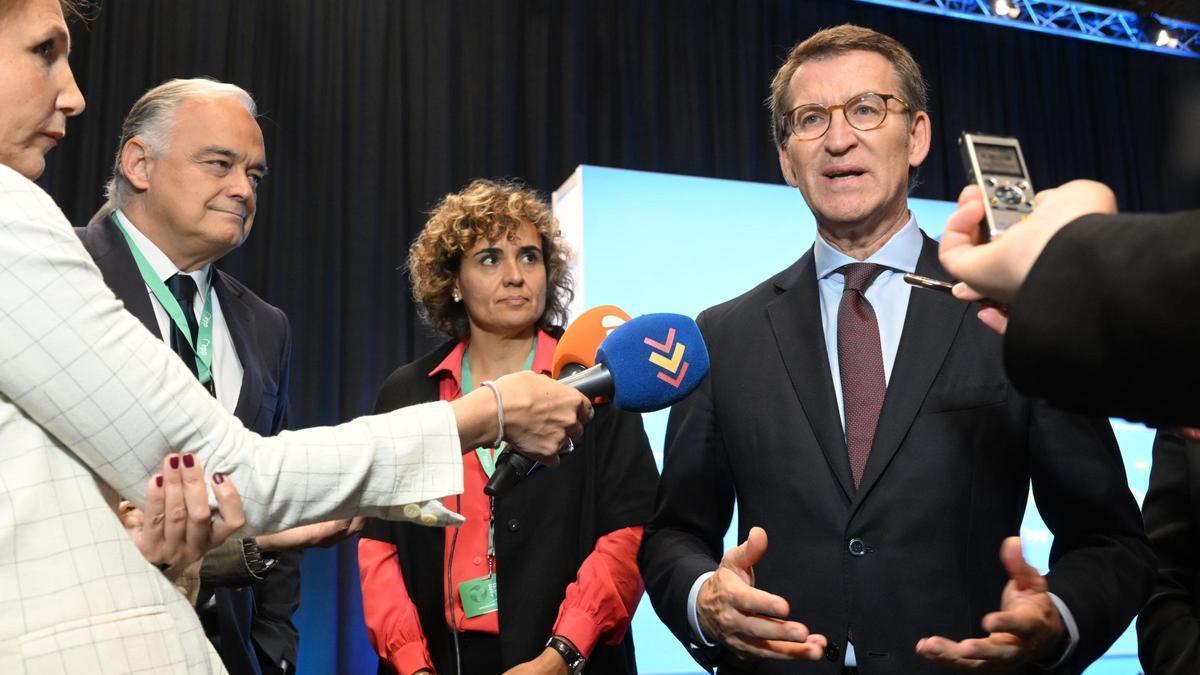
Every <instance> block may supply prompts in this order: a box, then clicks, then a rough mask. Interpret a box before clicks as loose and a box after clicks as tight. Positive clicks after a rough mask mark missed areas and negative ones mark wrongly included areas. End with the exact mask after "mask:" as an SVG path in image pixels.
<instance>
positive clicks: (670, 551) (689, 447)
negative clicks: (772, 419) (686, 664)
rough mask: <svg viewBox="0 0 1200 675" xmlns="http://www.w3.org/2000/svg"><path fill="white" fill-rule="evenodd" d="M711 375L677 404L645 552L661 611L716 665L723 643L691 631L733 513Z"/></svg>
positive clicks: (649, 583)
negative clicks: (698, 588)
mask: <svg viewBox="0 0 1200 675" xmlns="http://www.w3.org/2000/svg"><path fill="white" fill-rule="evenodd" d="M700 321H701V322H702V321H703V316H702V317H701V320H700ZM701 325H703V324H701ZM712 380H713V376H712V373H711V372H710V374H709V376H708V377H706V378H705V379H704V381H702V382H701V383H700V386H699V387H697V388H696V390H695V391H694V392H692V393H691V395H689V396H688V397H687V398H686V399H684V400H683V401H681V402H680V403H678V404H676V405H675V406H674V407H673V408H672V409H671V416H670V419H669V421H668V423H667V438H666V444H665V452H664V456H663V474H662V478H661V480H660V481H659V486H658V497H657V500H656V504H655V513H654V517H653V519H652V520H651V521H650V524H649V525H647V527H646V530H645V535H644V537H643V539H642V548H641V552H640V554H639V564H640V565H641V569H642V576H643V578H644V579H645V581H646V592H647V594H649V596H650V600H651V602H652V603H653V605H654V609H655V611H656V612H657V613H658V616H659V618H660V619H662V622H663V623H664V624H666V625H667V627H668V628H670V629H671V632H672V633H674V634H675V637H676V638H677V639H678V640H679V641H680V642H681V643H682V644H684V645H685V646H687V647H688V651H689V653H691V655H692V657H693V658H695V659H696V661H697V662H698V663H700V665H702V666H704V667H706V668H710V669H711V668H712V667H713V666H715V665H716V660H717V658H718V657H719V655H720V650H718V649H713V648H709V649H706V648H703V647H702V646H699V643H698V642H697V640H696V639H695V638H694V637H693V636H692V633H691V627H690V624H689V622H688V611H687V601H688V594H689V593H690V591H691V588H692V585H693V584H694V583H695V581H696V579H697V578H698V577H699V576H700V575H701V574H704V573H705V572H711V571H713V570H715V569H716V568H717V563H718V561H719V560H720V559H721V556H722V553H723V552H722V550H721V548H722V537H723V536H724V534H725V531H726V530H727V529H728V527H729V522H730V519H731V518H732V517H733V504H734V489H733V482H732V474H731V473H730V470H731V469H730V466H729V462H728V458H727V456H726V454H725V447H724V443H723V442H722V439H721V433H720V430H719V428H718V425H717V419H716V410H715V407H714V405H713V398H712V391H713V382H712Z"/></svg>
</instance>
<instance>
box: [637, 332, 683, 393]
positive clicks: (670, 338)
mask: <svg viewBox="0 0 1200 675" xmlns="http://www.w3.org/2000/svg"><path fill="white" fill-rule="evenodd" d="M643 342H645V343H646V344H647V345H650V348H651V349H653V350H655V351H654V352H651V354H650V363H653V364H654V365H656V366H658V367H659V368H662V369H663V370H665V371H666V372H660V373H658V379H660V380H662V381H663V382H666V383H667V384H669V385H671V386H672V387H675V388H676V389H678V388H679V384H680V383H681V382H683V378H684V377H685V376H686V375H687V371H688V364H687V362H685V361H684V360H683V355H684V353H685V352H686V351H687V347H686V346H685V345H684V344H683V343H682V342H678V343H677V342H675V329H674V328H671V329H670V330H668V331H667V339H666V341H665V342H655V341H654V340H652V339H651V338H645V339H644V340H643ZM672 346H674V350H672ZM660 352H661V353H660ZM667 373H670V375H668V374H667Z"/></svg>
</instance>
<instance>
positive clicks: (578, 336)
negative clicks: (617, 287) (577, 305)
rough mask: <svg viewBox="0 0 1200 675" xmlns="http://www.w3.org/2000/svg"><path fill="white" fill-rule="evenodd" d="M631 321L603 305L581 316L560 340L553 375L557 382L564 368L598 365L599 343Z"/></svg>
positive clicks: (617, 309) (621, 312)
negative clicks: (614, 330) (617, 328)
mask: <svg viewBox="0 0 1200 675" xmlns="http://www.w3.org/2000/svg"><path fill="white" fill-rule="evenodd" d="M629 319H630V316H629V314H627V313H626V312H625V310H623V309H621V308H620V307H616V306H614V305H600V306H599V307H593V308H591V309H589V310H587V311H586V312H584V313H583V314H580V315H579V318H577V319H575V320H574V321H572V322H571V325H570V326H567V330H566V331H565V332H563V336H562V337H561V338H559V340H558V347H557V348H556V349H555V350H554V361H553V365H552V367H551V371H550V376H551V377H553V378H555V379H558V377H559V375H560V374H561V373H562V371H563V368H565V367H566V366H569V365H572V364H574V365H577V366H582V367H584V368H590V367H592V366H594V365H596V350H597V349H599V348H600V343H601V342H604V338H606V337H608V334H609V333H611V332H612V331H613V329H615V328H616V327H617V326H620V325H621V324H623V323H625V322H626V321H629Z"/></svg>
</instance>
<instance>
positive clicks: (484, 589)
mask: <svg viewBox="0 0 1200 675" xmlns="http://www.w3.org/2000/svg"><path fill="white" fill-rule="evenodd" d="M536 352H537V336H536V335H534V338H533V348H531V349H530V350H529V358H527V359H526V360H525V370H529V369H530V368H532V367H533V355H534V353H536ZM467 356H468V353H467V352H463V359H462V392H463V394H464V395H465V394H469V393H470V392H471V390H472V389H473V388H474V382H473V380H472V377H471V362H470V360H469V359H468V358H467ZM504 447H505V444H504V443H501V444H500V447H498V448H496V449H495V451H494V452H493V450H492V449H491V448H476V449H475V455H476V456H477V457H479V465H480V466H482V467H483V472H484V473H485V474H487V477H488V478H491V477H492V474H493V473H495V471H496V457H498V456H499V455H500V454H501V453H502V452H504ZM487 563H488V572H487V574H486V575H484V576H482V577H476V578H474V579H467V580H466V581H464V582H462V583H460V584H458V597H459V598H461V599H462V605H463V614H464V615H465V616H466V618H468V619H472V618H474V617H477V616H481V615H483V614H487V613H488V612H494V611H496V610H497V609H499V606H500V603H499V598H498V596H497V593H496V500H495V498H492V499H490V500H489V501H488V550H487Z"/></svg>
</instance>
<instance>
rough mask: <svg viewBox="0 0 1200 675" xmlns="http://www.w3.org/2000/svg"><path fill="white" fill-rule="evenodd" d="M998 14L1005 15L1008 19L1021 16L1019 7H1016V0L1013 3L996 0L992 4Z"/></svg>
mask: <svg viewBox="0 0 1200 675" xmlns="http://www.w3.org/2000/svg"><path fill="white" fill-rule="evenodd" d="M992 9H994V10H995V11H996V14H997V15H998V16H1007V17H1008V18H1010V19H1015V18H1017V17H1018V16H1021V8H1020V7H1017V2H1016V0H1013V4H1011V5H1010V4H1008V0H996V4H995V5H993V6H992Z"/></svg>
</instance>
